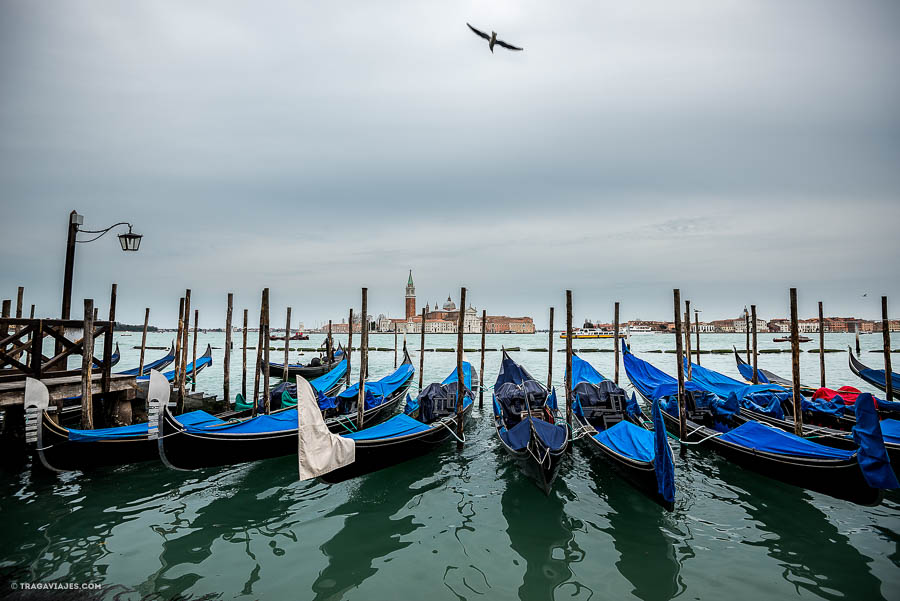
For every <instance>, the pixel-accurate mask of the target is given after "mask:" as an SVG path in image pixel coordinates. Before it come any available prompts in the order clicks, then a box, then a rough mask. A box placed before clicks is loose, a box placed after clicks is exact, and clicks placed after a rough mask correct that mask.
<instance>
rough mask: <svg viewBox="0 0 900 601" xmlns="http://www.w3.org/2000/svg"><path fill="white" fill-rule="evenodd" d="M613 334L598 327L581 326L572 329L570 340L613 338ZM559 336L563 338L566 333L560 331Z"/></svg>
mask: <svg viewBox="0 0 900 601" xmlns="http://www.w3.org/2000/svg"><path fill="white" fill-rule="evenodd" d="M615 335H616V334H615V332H613V331H610V330H602V329H600V328H582V329H579V330H573V331H572V340H575V339H585V338H614V337H615ZM620 336H621V334H620ZM559 337H560V338H563V339H565V338H566V333H565V332H560V334H559Z"/></svg>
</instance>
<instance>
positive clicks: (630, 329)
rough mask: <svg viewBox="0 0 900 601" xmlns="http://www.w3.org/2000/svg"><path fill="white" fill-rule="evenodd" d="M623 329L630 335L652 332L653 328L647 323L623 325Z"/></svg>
mask: <svg viewBox="0 0 900 601" xmlns="http://www.w3.org/2000/svg"><path fill="white" fill-rule="evenodd" d="M625 331H626V332H627V333H628V334H630V335H631V336H638V335H640V334H653V333H654V330H653V328H651V327H650V326H647V325H637V326H625Z"/></svg>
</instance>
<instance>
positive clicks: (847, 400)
mask: <svg viewBox="0 0 900 601" xmlns="http://www.w3.org/2000/svg"><path fill="white" fill-rule="evenodd" d="M859 394H861V393H860V391H859V389H858V388H854V387H852V386H841V387H840V388H838V389H837V390H832V389H831V388H820V389H818V390H817V391H816V393H815V394H814V395H813V399H825V400H827V401H831V400H834V397H840V398H841V400H842V401H844V404H845V405H855V404H856V397H857V396H858V395H859ZM872 399H873V400H874V401H875V406H876V407H878V401H877V399H875V397H872Z"/></svg>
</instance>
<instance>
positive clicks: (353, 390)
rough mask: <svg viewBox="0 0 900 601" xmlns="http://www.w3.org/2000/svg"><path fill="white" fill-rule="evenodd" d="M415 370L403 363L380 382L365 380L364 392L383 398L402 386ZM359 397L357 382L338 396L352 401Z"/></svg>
mask: <svg viewBox="0 0 900 601" xmlns="http://www.w3.org/2000/svg"><path fill="white" fill-rule="evenodd" d="M415 371H416V370H415V368H414V367H413V366H412V365H410V364H409V363H404V364H403V365H401V366H399V367H398V368H397V370H396V371H395V372H394V373H392V374H389V375H387V376H385V377H383V378H381V379H380V380H375V381H374V382H370V381H368V380H366V391H367V392H368V391H371V392H372V394H373V395H375V396H376V397H381V398H384V397H386V396H389V395H390V394H391V393H392V392H394V391H396V390H397V389H398V388H400V387H401V386H403V385H404V384H405V383H406V382H407V381H408V380H409V379H410V378H411V377H412V376H413V374H414V373H415ZM358 396H359V382H357V383H356V384H354V385H353V386H350V387H349V388H347V389H346V390H344V391H343V392H342V393H340V394H339V395H338V397H340V398H345V399H353V398H356V397H358Z"/></svg>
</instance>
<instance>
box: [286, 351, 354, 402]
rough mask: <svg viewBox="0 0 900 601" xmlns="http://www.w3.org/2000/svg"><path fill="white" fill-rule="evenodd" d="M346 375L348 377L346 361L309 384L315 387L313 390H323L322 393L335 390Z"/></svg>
mask: <svg viewBox="0 0 900 601" xmlns="http://www.w3.org/2000/svg"><path fill="white" fill-rule="evenodd" d="M345 375H347V360H346V359H344V360H343V361H341V362H340V363H338V364H337V365H335V366H334V367H333V368H331V371H329V372H328V373H326V374H322V375H321V376H319V377H318V378H315V379H314V380H310V381H309V383H310V385H311V386H312V387H313V390H321V391H322V392H326V391H328V390H331V389H332V388H334V385H335V384H337V383H338V381H339V380H340V379H341V378H343V377H344V376H345ZM294 396H296V395H294Z"/></svg>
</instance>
